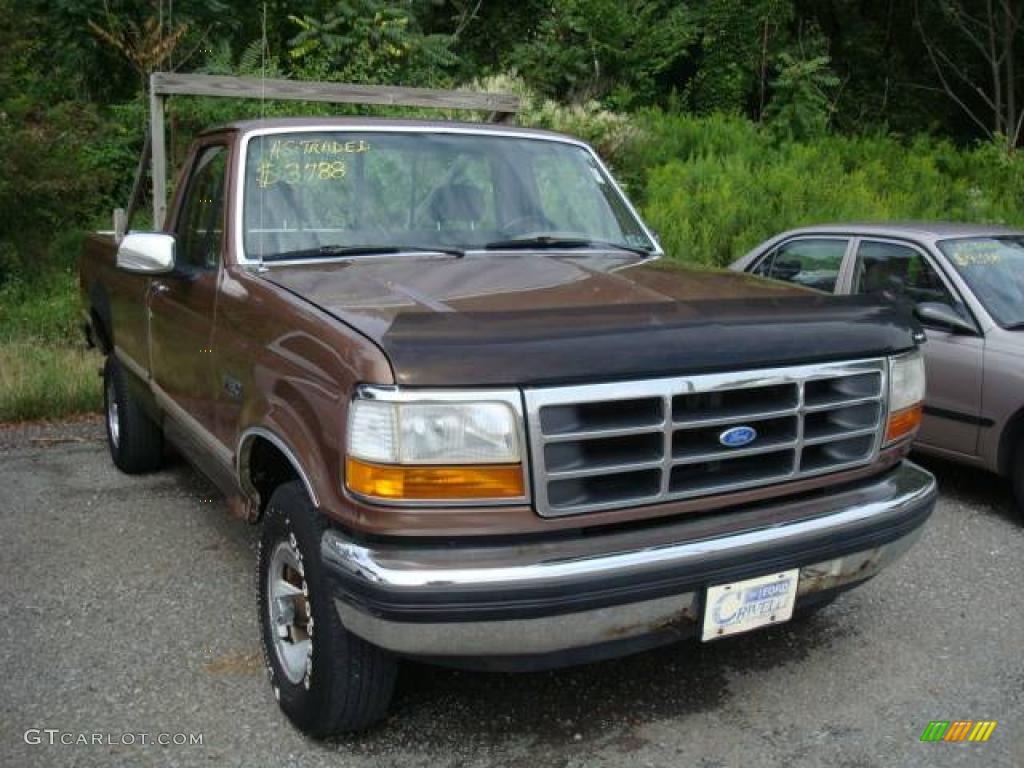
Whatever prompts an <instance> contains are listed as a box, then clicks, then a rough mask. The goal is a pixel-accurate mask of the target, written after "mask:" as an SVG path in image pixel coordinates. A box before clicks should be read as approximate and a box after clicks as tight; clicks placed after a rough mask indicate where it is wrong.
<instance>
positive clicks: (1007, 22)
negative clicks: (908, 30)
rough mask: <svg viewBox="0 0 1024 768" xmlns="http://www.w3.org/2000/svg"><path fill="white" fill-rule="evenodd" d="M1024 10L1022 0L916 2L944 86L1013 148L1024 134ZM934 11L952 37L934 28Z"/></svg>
mask: <svg viewBox="0 0 1024 768" xmlns="http://www.w3.org/2000/svg"><path fill="white" fill-rule="evenodd" d="M929 11H930V13H928V12H929ZM1022 15H1024V2H1022V1H1021V0H975V1H974V2H973V3H972V4H971V6H970V7H968V6H967V4H966V3H964V2H961V1H960V0H933V2H932V3H931V4H930V7H929V8H927V9H926V11H922V6H921V3H920V2H917V4H916V6H915V23H916V25H917V28H918V31H919V34H920V35H921V40H922V41H923V42H924V46H925V50H926V51H927V53H928V58H929V59H930V60H931V63H932V66H933V67H934V69H935V73H936V75H937V77H938V78H939V81H940V83H941V84H942V89H943V91H944V92H945V93H946V95H947V96H948V97H949V98H950V99H951V100H952V101H953V102H955V103H956V104H957V106H958V107H960V109H962V110H963V112H964V113H965V114H966V115H967V116H968V117H969V118H970V119H971V121H972V122H974V123H975V125H977V126H978V127H979V128H980V129H981V130H982V131H983V132H984V133H985V134H986V135H987V136H988V137H989V138H990V139H992V140H1002V141H1003V142H1005V144H1006V147H1007V149H1009V150H1012V149H1014V148H1015V147H1017V146H1019V145H1020V143H1021V140H1022V138H1024V135H1022V129H1024V78H1022V77H1021V74H1019V73H1018V61H1017V57H1018V55H1019V53H1020V52H1019V51H1018V50H1017V47H1016V45H1015V43H1016V37H1017V34H1018V33H1019V32H1020V30H1021V28H1022ZM929 16H930V17H931V18H932V19H934V20H935V21H936V22H938V23H939V24H943V25H945V27H946V31H947V34H948V33H952V37H951V38H950V37H947V38H943V37H940V36H939V35H938V34H936V33H935V32H934V31H932V30H931V29H929V26H930V25H929V24H928V21H929V18H928V17H929ZM946 40H953V41H954V42H953V44H950V43H947V42H946Z"/></svg>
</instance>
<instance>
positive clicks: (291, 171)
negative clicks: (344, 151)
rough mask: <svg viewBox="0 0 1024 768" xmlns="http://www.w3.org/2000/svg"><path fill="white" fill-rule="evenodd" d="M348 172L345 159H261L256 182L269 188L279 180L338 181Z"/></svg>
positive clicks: (301, 182) (299, 182)
mask: <svg viewBox="0 0 1024 768" xmlns="http://www.w3.org/2000/svg"><path fill="white" fill-rule="evenodd" d="M347 174H348V166H346V165H345V161H344V160H333V161H325V160H321V161H319V162H307V163H300V162H289V163H275V162H274V161H273V160H267V159H264V160H261V161H260V164H259V166H258V167H257V171H256V184H257V185H258V186H259V187H260V188H261V189H267V188H268V187H272V186H274V185H275V184H277V183H279V182H282V181H283V182H286V183H288V184H304V183H310V182H316V181H338V180H340V179H344V178H345V176H346V175H347Z"/></svg>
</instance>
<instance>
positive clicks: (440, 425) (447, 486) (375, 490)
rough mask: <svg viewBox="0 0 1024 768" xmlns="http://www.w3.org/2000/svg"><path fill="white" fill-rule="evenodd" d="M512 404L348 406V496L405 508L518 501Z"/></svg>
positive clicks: (520, 489) (360, 402)
mask: <svg viewBox="0 0 1024 768" xmlns="http://www.w3.org/2000/svg"><path fill="white" fill-rule="evenodd" d="M479 397H481V398H483V397H486V395H479ZM512 402H514V400H513V398H512V397H511V396H508V397H507V398H506V400H500V399H499V400H486V399H480V400H477V399H472V400H469V401H465V402H463V401H452V400H449V399H447V397H446V398H444V399H438V400H437V401H429V400H416V401H404V400H388V399H356V400H354V401H353V402H352V405H351V408H350V410H349V424H348V453H347V457H346V462H345V478H346V483H347V485H348V488H349V490H351V491H353V492H355V493H358V494H360V495H363V496H368V497H374V498H381V499H391V500H410V501H416V500H430V501H441V500H444V499H453V500H467V499H519V498H523V497H524V495H525V485H524V482H523V469H522V459H521V456H520V446H519V431H520V430H519V422H520V418H521V417H520V416H519V414H518V412H517V411H516V409H515V408H514V407H513V405H512Z"/></svg>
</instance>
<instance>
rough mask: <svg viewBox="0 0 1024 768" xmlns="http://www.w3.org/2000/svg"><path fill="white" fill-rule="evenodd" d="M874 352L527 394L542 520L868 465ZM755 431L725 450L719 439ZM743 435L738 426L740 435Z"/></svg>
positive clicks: (873, 437) (882, 384)
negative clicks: (850, 358)
mask: <svg viewBox="0 0 1024 768" xmlns="http://www.w3.org/2000/svg"><path fill="white" fill-rule="evenodd" d="M886 371H887V368H886V364H885V360H884V359H878V360H865V361H858V362H851V363H826V364H821V365H807V366H797V367H791V368H775V369H771V370H762V371H744V372H742V373H729V374H709V375H704V376H690V377H685V378H672V379H654V380H646V381H634V382H625V383H614V384H590V385H583V386H578V387H576V386H569V387H549V388H543V389H531V390H527V391H526V407H527V413H528V419H529V432H530V447H531V450H532V453H533V463H534V474H533V478H534V484H535V487H534V491H535V500H536V503H537V511H538V512H539V513H540V514H541V515H543V516H545V517H556V516H560V515H573V514H579V513H582V512H593V511H597V510H602V509H614V508H619V507H630V506H637V505H641V504H654V503H658V502H663V501H671V500H676V499H687V498H695V497H699V496H705V495H710V494H720V493H727V492H730V491H735V490H740V489H744V488H752V487H756V486H759V485H768V484H771V483H778V482H782V481H787V480H794V479H798V478H803V477H809V476H812V475H819V474H825V473H827V472H835V471H838V470H841V469H847V468H850V467H855V466H859V465H862V464H867V463H869V462H871V461H873V460H874V458H875V457H876V456H877V454H878V450H879V447H880V444H881V438H882V425H883V424H884V423H885V415H886V414H885V408H886V403H885V397H884V393H885V392H886V390H887V381H886ZM737 427H749V428H751V429H753V430H756V437H755V438H754V439H753V440H751V441H750V442H749V443H747V444H743V445H738V446H737V447H729V446H728V445H726V444H725V443H723V439H722V438H723V435H724V434H725V433H726V432H727V431H729V430H733V432H737V431H740V432H742V430H736V429H735V428H737ZM748 435H749V433H748Z"/></svg>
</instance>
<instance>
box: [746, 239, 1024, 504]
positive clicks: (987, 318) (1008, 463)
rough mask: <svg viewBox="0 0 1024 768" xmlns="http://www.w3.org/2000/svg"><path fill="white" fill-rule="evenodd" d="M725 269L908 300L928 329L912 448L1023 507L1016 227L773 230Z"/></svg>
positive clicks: (1023, 309)
mask: <svg viewBox="0 0 1024 768" xmlns="http://www.w3.org/2000/svg"><path fill="white" fill-rule="evenodd" d="M732 269H734V270H737V271H742V272H749V273H751V274H755V275H760V276H762V277H765V278H769V279H774V280H784V281H786V282H790V283H794V284H797V285H803V286H806V287H808V288H811V289H814V290H818V291H823V292H826V293H835V294H845V295H856V294H879V295H883V296H887V297H890V298H893V299H900V298H902V299H906V300H910V301H911V302H913V303H914V305H915V307H916V314H917V316H918V318H919V320H920V321H921V324H922V326H923V327H924V329H925V333H926V334H927V336H928V343H927V344H925V345H924V352H925V364H926V367H927V373H928V395H927V398H926V401H925V406H924V415H923V421H922V425H921V431H920V433H919V437H918V441H917V444H916V448H917V449H918V450H920V451H921V452H923V453H931V454H935V455H938V456H942V457H944V458H947V459H951V460H953V461H957V462H960V463H963V464H970V465H973V466H977V467H981V468H984V469H987V470H989V471H991V472H995V473H996V474H999V475H1002V476H1004V477H1007V478H1009V479H1010V481H1011V484H1012V485H1013V490H1014V495H1015V497H1016V500H1017V505H1018V508H1019V509H1021V510H1022V512H1024V231H1021V230H1017V229H1009V228H1006V227H996V226H984V225H973V224H944V223H932V222H912V223H898V224H830V225H822V226H815V227H804V228H802V229H794V230H790V231H788V232H784V233H782V234H780V235H777V236H776V237H773V238H772V239H770V240H768V241H766V242H764V243H762V244H761V245H759V246H758V247H757V248H755V249H754V250H753V251H751V252H750V253H748V254H747V255H746V256H744V257H743V258H741V259H739V260H738V261H736V262H735V263H734V264H733V265H732Z"/></svg>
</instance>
